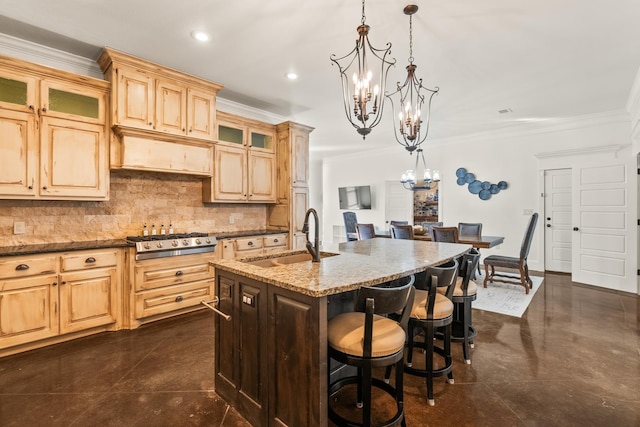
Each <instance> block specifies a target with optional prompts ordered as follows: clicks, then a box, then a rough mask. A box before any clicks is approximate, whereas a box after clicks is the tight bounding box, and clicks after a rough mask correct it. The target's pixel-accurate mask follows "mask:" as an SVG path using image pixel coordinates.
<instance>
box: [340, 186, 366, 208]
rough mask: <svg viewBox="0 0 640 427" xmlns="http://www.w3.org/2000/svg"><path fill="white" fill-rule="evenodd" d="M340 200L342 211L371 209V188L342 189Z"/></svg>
mask: <svg viewBox="0 0 640 427" xmlns="http://www.w3.org/2000/svg"><path fill="white" fill-rule="evenodd" d="M338 198H339V200H340V209H347V210H351V209H371V186H369V185H360V186H354V187H340V188H338Z"/></svg>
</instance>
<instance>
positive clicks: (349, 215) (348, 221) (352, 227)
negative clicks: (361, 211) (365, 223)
mask: <svg viewBox="0 0 640 427" xmlns="http://www.w3.org/2000/svg"><path fill="white" fill-rule="evenodd" d="M342 218H343V219H344V229H345V232H346V233H347V242H352V241H354V240H358V233H357V232H356V224H357V223H358V218H357V217H356V213H355V212H351V211H347V212H343V213H342Z"/></svg>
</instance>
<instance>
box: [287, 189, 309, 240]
mask: <svg viewBox="0 0 640 427" xmlns="http://www.w3.org/2000/svg"><path fill="white" fill-rule="evenodd" d="M291 196H292V197H291V215H292V217H293V218H292V221H291V230H292V231H293V232H294V233H302V227H304V216H305V214H306V212H307V209H308V208H309V189H308V188H296V187H294V188H293V191H292V195H291Z"/></svg>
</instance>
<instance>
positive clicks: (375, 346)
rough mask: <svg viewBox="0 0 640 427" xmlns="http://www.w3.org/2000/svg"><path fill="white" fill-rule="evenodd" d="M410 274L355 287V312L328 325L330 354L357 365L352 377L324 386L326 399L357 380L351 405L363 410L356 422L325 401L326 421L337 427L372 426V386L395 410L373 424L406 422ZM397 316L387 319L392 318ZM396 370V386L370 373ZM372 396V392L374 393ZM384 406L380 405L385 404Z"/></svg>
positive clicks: (411, 279) (343, 314)
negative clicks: (354, 400) (385, 395)
mask: <svg viewBox="0 0 640 427" xmlns="http://www.w3.org/2000/svg"><path fill="white" fill-rule="evenodd" d="M414 282H415V276H414V275H411V276H408V277H405V278H402V279H398V280H394V281H392V282H387V283H385V284H382V285H377V286H363V287H361V288H360V289H359V290H358V296H357V300H356V305H355V310H354V311H353V312H347V313H341V314H338V315H336V316H334V317H333V318H332V319H331V320H329V322H328V324H327V339H328V344H329V349H328V351H329V357H331V358H332V359H334V360H336V361H338V362H340V363H343V364H345V365H349V366H355V367H356V368H357V370H356V373H355V375H352V376H348V377H345V378H340V379H338V380H336V381H334V382H333V383H332V384H330V385H329V401H330V402H331V401H334V399H335V396H337V395H338V394H339V393H340V392H341V390H342V389H343V387H345V386H347V385H350V384H356V393H357V395H356V407H357V408H362V411H361V420H360V422H356V421H353V420H348V419H346V418H344V417H343V416H341V415H339V414H338V413H337V412H336V411H334V409H333V408H332V405H331V404H329V419H330V420H331V421H332V422H333V423H334V424H335V425H337V426H371V425H373V422H372V418H375V419H377V418H379V417H380V415H377V414H376V415H374V416H373V417H372V415H373V414H372V412H373V411H374V410H375V409H380V407H372V406H374V405H372V389H373V388H374V387H375V388H376V389H378V390H380V391H382V392H384V393H386V394H388V395H389V396H391V397H392V398H393V399H394V400H395V404H396V413H395V414H394V415H392V416H391V418H390V419H388V420H387V421H385V422H383V423H379V420H377V421H376V424H375V425H376V426H380V425H385V426H391V425H398V423H400V424H401V425H402V426H406V423H405V420H404V396H403V375H404V369H403V365H404V347H405V342H406V337H407V333H406V329H407V324H408V320H409V312H410V310H411V308H412V307H413V299H414V294H415V288H414V287H413V284H414ZM398 313H399V314H398ZM394 315H397V317H394V318H392V317H391V316H394ZM387 366H389V367H392V366H395V368H396V375H395V384H394V385H393V386H392V385H391V384H389V383H387V382H386V381H383V380H382V379H380V378H374V377H373V370H374V369H375V368H379V367H387ZM376 395H377V393H376ZM384 406H385V405H383V408H384Z"/></svg>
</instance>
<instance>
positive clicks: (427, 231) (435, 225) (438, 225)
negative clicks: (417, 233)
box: [422, 222, 444, 238]
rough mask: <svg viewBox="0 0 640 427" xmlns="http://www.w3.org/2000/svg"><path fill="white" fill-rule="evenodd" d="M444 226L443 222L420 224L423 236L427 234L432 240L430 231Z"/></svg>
mask: <svg viewBox="0 0 640 427" xmlns="http://www.w3.org/2000/svg"><path fill="white" fill-rule="evenodd" d="M443 225H444V223H443V222H423V223H422V227H423V228H424V229H425V234H427V235H428V236H431V238H433V233H432V232H431V229H432V228H433V227H442V226H443Z"/></svg>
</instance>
